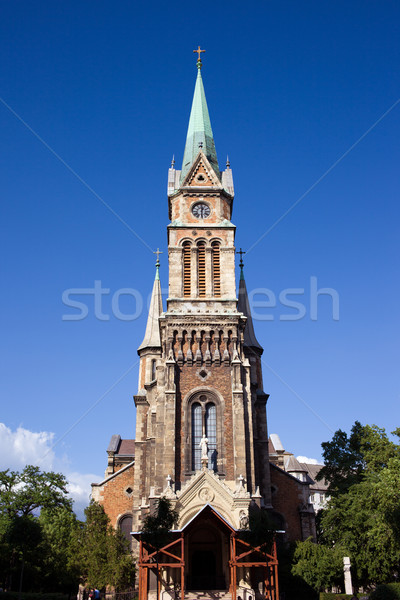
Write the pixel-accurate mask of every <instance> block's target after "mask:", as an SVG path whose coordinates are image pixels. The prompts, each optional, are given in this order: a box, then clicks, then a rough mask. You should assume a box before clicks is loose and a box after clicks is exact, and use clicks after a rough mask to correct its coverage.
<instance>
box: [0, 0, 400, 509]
mask: <svg viewBox="0 0 400 600" xmlns="http://www.w3.org/2000/svg"><path fill="white" fill-rule="evenodd" d="M0 13H1V18H0V44H1V55H2V61H1V65H0V80H1V86H0V97H1V99H2V100H1V102H0V123H1V129H2V143H1V161H0V169H1V221H0V227H1V235H0V243H1V246H2V249H1V254H2V261H1V282H2V294H1V296H0V324H1V339H2V359H1V365H0V390H1V398H2V413H1V416H0V420H1V421H2V422H3V423H4V426H3V427H2V428H0V434H1V435H0V450H1V456H2V458H1V465H0V468H6V467H7V466H12V467H14V468H20V467H21V466H23V464H25V463H26V462H32V461H38V460H39V459H40V458H41V457H42V456H44V455H46V457H45V458H44V459H43V460H42V462H41V464H42V466H44V467H45V468H55V469H60V470H63V471H64V472H65V473H66V474H67V475H68V476H69V477H70V480H71V481H73V482H75V483H74V485H75V488H74V490H75V492H76V497H77V498H78V499H79V502H81V503H83V502H84V501H85V499H86V498H87V495H88V487H87V484H88V482H90V481H91V480H96V479H98V478H100V477H101V476H102V474H103V472H104V469H105V466H106V453H105V449H106V447H107V445H108V442H109V439H110V437H111V435H112V434H114V433H120V434H121V436H122V437H128V438H129V437H134V426H135V412H134V404H133V400H132V396H133V394H135V393H136V392H137V354H136V348H137V347H138V345H139V344H140V342H141V341H142V338H143V335H144V328H145V321H146V314H145V311H142V312H141V314H140V315H139V317H138V318H137V319H134V320H130V321H124V320H120V319H118V318H116V317H115V316H114V315H113V312H112V301H111V299H112V297H113V296H114V295H115V293H117V295H118V290H121V289H122V288H129V289H134V290H135V292H134V293H135V294H136V298H137V297H138V294H140V295H141V297H143V298H144V299H145V302H146V301H147V296H148V294H149V292H150V290H151V287H152V280H153V277H154V256H153V254H152V253H151V251H150V250H149V248H151V249H156V248H157V247H160V249H161V250H163V252H164V254H163V255H161V263H162V266H161V279H162V285H163V287H164V288H166V287H167V276H168V271H167V261H166V225H167V224H168V211H167V197H166V182H167V169H168V167H169V165H170V162H171V158H172V155H173V154H175V158H176V161H177V166H178V167H180V164H181V161H182V156H183V150H184V143H185V136H186V128H187V124H188V118H189V111H190V105H191V100H192V94H193V89H194V83H195V77H196V68H195V58H196V57H195V55H194V54H193V52H192V51H193V49H194V48H196V47H197V46H198V45H199V44H200V45H201V46H202V47H204V48H205V49H206V53H205V55H203V64H204V67H203V80H204V85H205V90H206V95H207V101H208V107H209V111H210V116H211V121H212V126H213V130H214V138H215V143H216V149H217V154H218V158H219V161H220V164H221V165H224V163H225V160H226V155H227V154H229V158H230V161H231V167H232V170H233V176H234V182H235V192H236V196H235V204H234V214H233V222H234V223H235V224H236V225H237V237H236V241H237V246H238V247H243V248H244V249H249V248H250V247H252V246H253V245H254V243H255V242H256V241H257V240H258V239H259V238H260V237H262V236H263V235H264V233H265V232H266V231H268V230H270V229H271V227H272V229H271V230H270V231H269V233H268V234H267V235H265V237H263V239H262V240H261V241H260V242H258V243H257V244H256V245H255V246H254V248H253V249H252V250H251V252H249V253H248V254H247V255H246V256H245V265H246V266H245V273H246V282H247V287H248V290H249V291H252V290H253V291H254V290H255V289H257V288H262V289H263V290H265V289H268V290H270V291H271V292H273V293H274V294H275V296H276V298H278V297H279V294H280V293H281V292H282V290H287V289H288V288H290V289H292V288H294V289H296V290H298V289H304V290H305V292H304V294H303V295H300V294H298V293H297V295H293V294H292V295H291V296H290V298H291V299H292V300H296V301H301V302H302V303H303V304H304V306H305V309H306V314H305V316H304V317H303V318H302V319H300V320H295V321H285V320H282V316H283V315H287V314H292V315H293V314H295V312H296V311H295V310H294V309H289V308H287V307H285V306H282V305H281V304H280V303H279V301H278V302H277V306H276V307H275V308H259V307H255V312H256V313H257V315H258V317H257V319H255V328H256V334H257V337H258V339H259V341H260V343H261V344H262V345H263V346H264V348H265V352H264V356H263V358H264V389H265V391H266V392H267V393H269V394H270V395H271V396H270V400H269V404H268V415H269V430H270V432H271V433H278V434H279V435H280V437H281V439H282V442H283V444H284V446H285V447H286V448H287V449H288V450H290V451H292V452H294V453H295V454H296V455H305V456H308V457H313V458H319V457H320V455H321V448H320V444H321V442H323V441H326V440H327V439H330V437H331V436H332V433H333V431H335V430H336V429H338V428H339V427H340V428H342V429H346V430H349V429H350V427H351V425H352V424H353V422H354V420H355V419H359V420H360V421H361V422H363V423H370V424H372V423H376V424H378V425H380V426H382V427H385V428H387V430H389V431H390V430H393V429H394V428H395V427H397V426H398V425H399V412H400V411H399V404H400V403H399V375H398V371H399V370H398V339H399V327H398V326H399V312H398V298H399V292H400V290H399V267H398V265H399V261H398V237H399V236H398V219H399V216H400V214H399V213H400V211H399V200H398V199H399V160H400V151H399V130H400V103H399V104H397V105H395V103H396V102H397V101H398V100H399V98H400V86H399V68H398V65H399V58H400V57H399V54H400V5H399V4H398V3H397V2H390V1H386V2H383V3H382V2H375V1H367V2H365V1H363V2H350V3H349V2H342V1H338V2H313V1H311V2H268V1H257V2H256V1H250V2H247V3H243V2H236V1H230V2H226V1H218V2H215V3H213V4H212V5H210V4H201V3H200V4H199V3H197V4H188V3H183V2H180V1H178V2H174V3H166V2H151V3H148V4H145V3H144V2H140V3H139V2H125V1H120V2H117V3H115V2H113V3H112V2H104V1H100V2H87V1H83V2H82V1H80V2H77V1H76V2H75V1H70V2H50V1H43V2H40V3H33V2H26V1H18V0H16V1H15V2H4V1H3V2H2V3H1V4H0ZM393 105H395V106H393ZM392 107H393V108H392ZM386 113H387V114H386ZM375 124H376V125H375ZM371 128H372V129H371ZM369 130H370V131H369ZM364 134H366V135H364ZM38 136H39V137H38ZM363 136H364V137H363ZM39 138H41V140H42V141H41V140H40V139H39ZM360 138H362V139H361V140H360ZM358 140H360V141H359V142H358ZM43 142H45V143H43ZM356 142H358V143H356ZM354 144H355V146H354V147H353V145H354ZM349 150H350V151H349ZM54 153H56V154H57V155H58V156H59V158H57V156H56V155H55V154H54ZM341 157H343V158H342V159H341ZM60 159H62V160H60ZM339 159H341V160H340V161H339V162H338V163H337V164H336V165H335V163H336V162H337V161H338V160H339ZM334 165H335V166H334ZM332 166H333V168H332V169H331V170H330V172H328V173H327V174H326V176H325V177H323V178H322V180H321V181H319V179H320V178H321V177H322V176H323V175H324V174H325V173H326V172H327V171H328V170H329V169H330V168H331V167H332ZM318 181H319V183H317V185H315V187H313V186H314V184H315V183H316V182H318ZM312 187H313V189H311V191H309V192H308V193H307V194H306V195H305V196H304V198H303V199H301V200H300V202H298V204H297V205H296V206H295V207H294V208H293V210H291V212H289V214H287V216H285V217H284V218H283V219H281V220H280V221H279V223H278V224H276V225H274V224H275V223H276V222H277V221H278V220H279V219H280V218H281V217H282V215H284V213H285V212H286V211H287V210H288V209H289V208H290V207H291V206H292V205H293V204H294V203H296V201H297V200H298V199H299V198H301V197H302V196H303V195H304V194H305V193H306V192H307V191H308V190H309V189H310V188H312ZM89 188H90V189H89ZM93 192H94V193H93ZM101 200H103V201H104V202H105V203H107V205H108V207H109V208H108V207H107V206H106V205H105V204H104V203H103V202H102V201H101ZM110 209H111V210H110ZM116 215H118V216H116ZM122 221H124V222H125V223H126V224H127V225H125V224H124V223H123V222H122ZM131 230H134V231H135V232H137V233H138V234H139V235H140V237H141V238H142V239H143V240H144V241H145V244H144V243H142V242H141V241H140V240H139V239H138V238H137V237H136V236H135V235H134V234H133V233H132V231H131ZM312 277H315V278H317V279H316V281H317V286H318V288H332V289H334V290H335V291H336V293H337V294H338V297H339V319H338V320H334V319H333V318H332V302H331V299H330V298H329V297H328V296H320V297H319V298H318V318H317V319H316V320H313V319H311V318H310V281H311V278H312ZM95 281H101V285H102V287H103V288H107V289H109V290H110V292H109V294H107V295H104V297H103V298H102V314H103V315H105V317H107V316H108V317H109V319H108V320H102V319H99V318H96V316H95V314H94V304H93V297H92V296H91V295H85V296H83V295H82V294H80V295H76V296H74V298H75V299H78V300H80V301H85V302H86V303H87V305H88V316H87V317H86V318H85V319H84V320H80V321H66V320H63V318H62V317H63V315H65V314H69V315H71V314H76V313H77V310H76V309H72V308H70V307H66V306H65V305H64V304H63V302H62V296H63V293H64V291H65V290H68V289H70V288H81V289H82V288H93V287H94V282H95ZM129 293H130V294H131V295H125V296H121V297H120V304H119V307H120V310H121V312H123V313H134V312H140V311H138V310H137V309H138V306H137V304H136V300H135V297H133V296H132V293H133V292H129ZM264 294H265V292H264ZM262 298H264V299H265V295H264V296H263V297H262V296H260V294H258V295H257V294H256V295H255V300H260V299H262ZM139 308H140V307H139ZM97 313H98V314H99V311H97ZM266 316H267V317H269V318H270V319H271V317H272V319H273V320H265V317H266ZM103 319H104V317H103ZM92 407H93V408H92ZM91 408H92V409H91ZM89 409H91V410H89ZM88 411H89V412H88ZM86 413H88V414H86ZM85 415H86V416H85ZM54 444H55V446H54V447H53V445H54Z"/></svg>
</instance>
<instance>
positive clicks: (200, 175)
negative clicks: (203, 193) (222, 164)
mask: <svg viewBox="0 0 400 600" xmlns="http://www.w3.org/2000/svg"><path fill="white" fill-rule="evenodd" d="M188 186H189V187H213V188H221V187H222V186H221V182H220V181H219V179H218V177H217V176H216V174H215V171H214V169H213V168H212V166H211V165H210V163H209V161H208V160H207V157H206V155H205V154H204V153H203V152H201V151H200V152H199V154H198V155H197V158H196V160H195V161H194V162H193V164H192V166H191V168H190V170H189V171H188V173H187V175H186V177H185V179H184V180H183V182H182V186H181V187H188Z"/></svg>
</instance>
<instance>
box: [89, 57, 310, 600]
mask: <svg viewBox="0 0 400 600" xmlns="http://www.w3.org/2000/svg"><path fill="white" fill-rule="evenodd" d="M196 52H198V60H197V79H196V84H195V90H194V97H193V103H192V108H191V113H190V119H189V126H188V131H187V137H186V145H185V151H184V157H183V162H182V167H181V169H179V170H178V169H176V168H175V165H174V162H173V164H172V165H171V168H170V169H169V171H168V212H169V219H170V224H169V225H168V227H167V238H168V266H169V292H168V299H167V305H166V307H163V304H162V297H161V285H160V277H159V261H158V257H157V262H156V273H155V280H154V285H153V292H152V297H151V304H150V309H149V314H148V320H147V327H146V331H145V335H144V339H143V341H142V343H141V345H140V346H139V348H138V354H139V357H140V371H139V386H138V387H139V389H138V392H137V394H136V395H135V396H134V401H135V406H136V434H135V439H130V440H124V439H121V438H120V436H119V435H113V436H112V438H111V442H110V445H109V447H108V449H107V454H108V464H107V469H106V474H105V479H104V480H103V481H102V482H100V483H96V484H93V486H92V497H93V499H94V500H97V501H98V502H100V503H101V504H102V505H103V506H104V508H105V510H106V512H107V514H108V515H109V517H110V519H111V522H112V524H113V525H114V526H115V527H120V528H121V530H122V531H123V532H124V533H125V534H126V535H127V536H128V537H129V536H130V534H131V532H133V536H132V551H133V552H134V554H135V555H136V556H137V557H138V566H139V569H138V571H139V600H147V598H156V592H157V590H156V585H157V584H156V583H155V582H156V581H157V578H156V577H155V575H154V569H155V563H154V555H152V551H151V548H146V546H145V544H144V543H143V542H142V541H141V536H140V531H141V527H142V525H143V522H144V519H145V518H146V516H147V515H148V514H149V512H150V510H151V509H152V507H153V506H154V504H155V501H156V500H157V499H158V498H160V497H161V496H164V497H166V498H168V499H169V500H170V501H171V504H172V506H173V508H174V509H175V510H176V511H177V512H178V522H177V524H176V526H175V529H174V530H173V531H172V533H171V536H172V537H171V541H170V542H169V545H168V546H167V547H166V548H165V550H163V553H162V559H161V560H160V565H159V575H160V576H159V578H158V579H159V586H160V587H159V591H162V597H163V598H165V599H168V598H181V599H182V600H183V598H184V597H185V596H188V597H190V598H200V597H203V596H204V593H205V592H207V591H208V592H209V591H210V590H212V591H213V593H214V596H213V597H215V598H219V599H222V598H224V597H225V596H226V598H232V599H233V600H236V598H239V597H240V598H241V599H242V600H251V599H253V600H254V599H255V598H259V597H260V598H261V597H263V598H270V599H271V600H278V582H277V553H276V545H274V546H273V548H272V549H271V552H270V554H268V555H267V556H266V555H265V554H264V555H262V553H260V552H257V551H255V550H254V549H251V548H250V546H248V544H246V543H245V542H244V541H243V540H242V537H241V536H240V532H241V531H243V530H244V529H246V528H247V527H248V515H249V509H252V508H253V509H254V510H260V511H261V510H266V511H269V513H270V515H271V516H272V517H273V519H274V521H275V523H276V527H277V529H278V530H279V531H280V533H277V534H276V536H277V537H276V539H277V543H278V546H279V544H284V543H285V542H288V541H293V540H296V539H306V538H307V537H309V536H312V537H315V522H314V510H313V508H312V505H311V504H310V503H309V485H308V483H307V482H305V481H300V480H299V479H298V478H296V477H294V476H293V475H291V474H290V473H287V472H285V470H284V469H282V468H280V467H279V466H278V465H276V464H273V463H271V462H270V460H269V450H268V428H267V412H266V406H267V401H268V394H267V393H266V392H265V391H264V387H263V377H262V362H261V356H262V353H263V348H262V347H261V345H260V343H259V342H258V340H257V338H256V335H255V331H254V326H253V322H252V317H251V313H250V308H249V301H248V296H247V290H246V283H245V278H244V271H243V261H242V260H240V280H239V286H238V289H237V286H236V278H235V258H236V256H237V254H238V252H237V251H236V248H235V233H236V226H235V225H234V224H233V222H232V213H233V200H234V186H233V177H232V170H231V168H230V164H229V162H227V163H226V166H225V168H224V170H222V169H221V166H220V163H219V162H218V159H217V153H216V149H215V144H214V138H213V132H212V128H211V122H210V117H209V113H208V108H207V102H206V97H205V92H204V87H203V81H202V75H201V68H202V61H201V59H200V52H201V50H200V48H199V49H198V50H197V51H196ZM239 201H241V200H240V199H239ZM242 201H243V200H242ZM241 259H242V256H241Z"/></svg>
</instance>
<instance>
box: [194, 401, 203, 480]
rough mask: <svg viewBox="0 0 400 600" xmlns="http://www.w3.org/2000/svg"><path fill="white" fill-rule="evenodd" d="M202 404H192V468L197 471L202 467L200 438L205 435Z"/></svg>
mask: <svg viewBox="0 0 400 600" xmlns="http://www.w3.org/2000/svg"><path fill="white" fill-rule="evenodd" d="M201 413H202V410H201V404H199V403H198V402H195V404H192V469H193V471H196V470H197V469H200V467H201V449H200V440H201V438H202V435H203V423H202V420H203V419H202V414H201Z"/></svg>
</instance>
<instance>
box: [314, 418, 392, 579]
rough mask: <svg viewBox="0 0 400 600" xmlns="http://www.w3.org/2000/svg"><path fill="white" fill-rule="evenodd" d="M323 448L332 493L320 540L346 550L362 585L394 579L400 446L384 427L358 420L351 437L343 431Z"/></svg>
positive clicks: (321, 519) (323, 515)
mask: <svg viewBox="0 0 400 600" xmlns="http://www.w3.org/2000/svg"><path fill="white" fill-rule="evenodd" d="M393 433H394V434H395V435H396V436H399V433H400V430H399V429H397V430H396V431H394V432H393ZM323 448H324V459H325V461H326V465H325V467H324V469H322V470H321V472H320V473H321V476H325V477H326V478H327V479H328V481H329V483H330V487H329V491H330V493H331V494H332V497H331V499H330V501H329V503H328V505H327V507H326V508H325V509H324V510H323V511H322V512H321V514H320V515H319V541H320V542H321V543H322V544H323V545H325V546H327V547H328V548H334V547H336V546H341V547H342V548H344V549H346V550H345V552H346V555H348V556H350V558H351V562H352V574H353V581H354V583H355V584H356V586H360V585H363V586H369V585H371V584H378V583H385V582H389V581H392V580H393V579H394V578H395V576H396V573H397V572H398V571H399V568H400V525H399V516H400V446H399V445H398V444H396V443H395V442H393V441H392V440H390V439H389V438H388V436H387V434H386V432H385V430H384V429H381V428H379V427H377V426H375V425H372V426H370V425H365V426H362V425H361V424H360V423H359V422H356V423H355V425H354V426H353V428H352V433H351V435H350V437H349V438H348V437H347V435H346V434H344V433H343V432H341V431H340V430H339V431H337V432H336V433H335V435H334V436H333V439H332V442H326V443H325V444H323ZM352 451H354V456H352V454H351V453H352Z"/></svg>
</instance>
